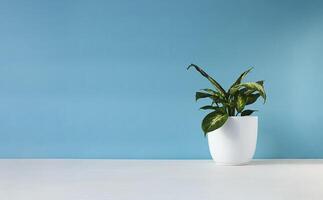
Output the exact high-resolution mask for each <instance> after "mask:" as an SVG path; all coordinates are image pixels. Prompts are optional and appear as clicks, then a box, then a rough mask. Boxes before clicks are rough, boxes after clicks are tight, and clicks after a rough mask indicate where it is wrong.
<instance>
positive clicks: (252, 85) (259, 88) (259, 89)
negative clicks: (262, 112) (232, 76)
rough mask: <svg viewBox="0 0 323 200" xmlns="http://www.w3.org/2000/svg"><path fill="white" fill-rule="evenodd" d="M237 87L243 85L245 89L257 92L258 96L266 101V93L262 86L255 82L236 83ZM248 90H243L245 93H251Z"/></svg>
mask: <svg viewBox="0 0 323 200" xmlns="http://www.w3.org/2000/svg"><path fill="white" fill-rule="evenodd" d="M237 87H239V88H241V87H244V88H246V89H247V90H249V91H251V93H252V92H255V91H257V92H259V94H260V96H261V97H262V98H263V99H264V102H266V93H265V89H264V87H263V86H262V85H261V84H259V83H256V82H248V83H240V84H239V85H237ZM251 93H250V92H248V91H247V92H245V94H251Z"/></svg>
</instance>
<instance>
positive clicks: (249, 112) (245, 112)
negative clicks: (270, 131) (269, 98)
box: [241, 110, 257, 116]
mask: <svg viewBox="0 0 323 200" xmlns="http://www.w3.org/2000/svg"><path fill="white" fill-rule="evenodd" d="M256 111H257V110H244V111H242V113H241V116H249V115H251V114H252V113H253V112H256Z"/></svg>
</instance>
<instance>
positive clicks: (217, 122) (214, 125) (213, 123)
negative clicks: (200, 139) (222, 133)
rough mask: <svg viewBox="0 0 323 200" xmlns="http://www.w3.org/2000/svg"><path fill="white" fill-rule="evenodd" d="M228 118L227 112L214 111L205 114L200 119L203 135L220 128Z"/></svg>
mask: <svg viewBox="0 0 323 200" xmlns="http://www.w3.org/2000/svg"><path fill="white" fill-rule="evenodd" d="M227 119H228V114H227V113H222V112H218V111H214V112H211V113H209V114H208V115H206V117H205V118H204V119H203V121H202V129H203V132H204V135H206V134H207V133H209V132H211V131H214V130H216V129H218V128H220V127H221V126H222V125H223V124H224V123H225V122H226V121H227Z"/></svg>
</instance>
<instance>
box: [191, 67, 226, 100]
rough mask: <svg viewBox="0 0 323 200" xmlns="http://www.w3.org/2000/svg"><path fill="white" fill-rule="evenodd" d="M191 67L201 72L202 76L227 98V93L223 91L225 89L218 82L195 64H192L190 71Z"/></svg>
mask: <svg viewBox="0 0 323 200" xmlns="http://www.w3.org/2000/svg"><path fill="white" fill-rule="evenodd" d="M191 67H194V68H195V69H196V71H198V72H200V74H201V75H202V76H204V77H205V78H207V79H208V80H209V81H210V82H211V83H212V85H213V86H214V87H215V88H216V89H217V90H218V91H219V92H220V94H221V95H223V96H226V92H225V90H224V89H223V87H222V86H221V85H220V84H219V83H218V82H217V81H216V80H214V79H213V78H212V77H211V76H209V75H208V74H207V73H206V72H205V71H203V70H202V69H201V68H200V67H199V66H197V65H195V64H190V65H189V66H188V67H187V69H190V68H191Z"/></svg>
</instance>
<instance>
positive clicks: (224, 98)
mask: <svg viewBox="0 0 323 200" xmlns="http://www.w3.org/2000/svg"><path fill="white" fill-rule="evenodd" d="M190 68H195V69H196V70H197V71H198V72H199V73H200V74H201V75H202V76H204V77H205V78H206V79H208V80H209V81H210V82H211V84H212V85H213V86H214V89H209V88H207V89H202V90H201V91H199V92H196V96H195V99H196V101H197V100H199V99H203V98H209V99H210V100H211V103H210V104H209V105H206V106H203V107H201V108H200V109H202V110H211V112H210V113H209V114H207V115H206V116H205V118H204V119H203V120H202V130H203V132H204V135H205V136H207V138H208V143H209V149H210V153H211V156H212V158H213V160H214V161H215V162H216V163H217V164H222V165H241V164H246V163H248V162H249V161H250V160H251V159H252V157H253V155H254V153H255V150H256V143H257V131H258V130H257V129H258V118H257V116H251V114H253V113H254V112H255V111H256V110H251V109H247V108H246V107H247V106H249V105H251V104H253V103H255V102H256V101H257V99H258V98H259V97H262V98H263V100H264V103H265V102H266V93H265V89H264V81H257V82H245V83H242V80H243V79H244V78H245V76H246V75H247V74H248V73H249V72H250V71H251V70H252V69H253V68H250V69H248V70H247V71H245V72H243V73H242V74H241V75H240V76H239V78H238V79H237V80H236V81H235V82H234V83H233V84H232V85H231V87H230V88H229V89H228V90H225V89H224V88H223V87H222V86H221V85H220V84H219V83H218V82H217V81H216V80H214V79H213V78H212V77H211V76H209V75H208V74H207V73H206V72H205V71H203V70H202V69H201V68H200V67H199V66H197V65H195V64H191V65H189V66H188V68H187V69H190Z"/></svg>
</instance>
